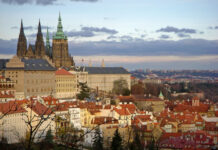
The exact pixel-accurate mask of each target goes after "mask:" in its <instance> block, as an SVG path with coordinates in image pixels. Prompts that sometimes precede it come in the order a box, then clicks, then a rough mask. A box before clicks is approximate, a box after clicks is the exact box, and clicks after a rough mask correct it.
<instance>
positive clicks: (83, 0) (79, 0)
mask: <svg viewBox="0 0 218 150" xmlns="http://www.w3.org/2000/svg"><path fill="white" fill-rule="evenodd" d="M71 1H72V2H97V1H99V0H71Z"/></svg>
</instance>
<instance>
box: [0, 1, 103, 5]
mask: <svg viewBox="0 0 218 150" xmlns="http://www.w3.org/2000/svg"><path fill="white" fill-rule="evenodd" d="M58 1H59V2H61V0H0V2H2V3H5V4H10V5H25V4H36V5H43V6H46V5H54V4H57V3H56V2H58ZM70 1H72V2H98V1H99V0H70Z"/></svg>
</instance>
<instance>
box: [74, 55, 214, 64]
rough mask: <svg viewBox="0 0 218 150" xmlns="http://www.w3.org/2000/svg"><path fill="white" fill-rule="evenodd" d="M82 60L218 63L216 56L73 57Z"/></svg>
mask: <svg viewBox="0 0 218 150" xmlns="http://www.w3.org/2000/svg"><path fill="white" fill-rule="evenodd" d="M82 59H84V61H85V62H86V61H87V62H88V61H89V60H91V61H92V62H101V61H102V59H104V61H105V62H110V63H128V64H131V63H147V62H187V61H188V62H195V61H210V60H213V61H215V62H218V55H203V56H174V55H166V56H127V55H122V56H116V55H110V56H108V55H100V56H98V55H97V56H96V55H91V56H74V60H76V61H77V62H79V61H81V60H82Z"/></svg>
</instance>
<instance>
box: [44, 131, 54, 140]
mask: <svg viewBox="0 0 218 150" xmlns="http://www.w3.org/2000/svg"><path fill="white" fill-rule="evenodd" d="M45 142H46V143H49V144H53V135H52V133H51V129H49V130H48V131H47V134H46V136H45Z"/></svg>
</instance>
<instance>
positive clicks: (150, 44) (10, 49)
mask: <svg viewBox="0 0 218 150" xmlns="http://www.w3.org/2000/svg"><path fill="white" fill-rule="evenodd" d="M43 34H44V35H45V33H44V32H43ZM29 36H30V35H29ZM31 36H32V39H33V42H34V43H35V39H36V35H31ZM50 37H51V36H50ZM128 38H129V37H126V39H128ZM27 39H28V41H30V38H27ZM44 41H45V36H44ZM68 43H69V46H68V47H69V52H70V53H71V54H72V56H75V55H80V56H88V55H128V56H152V55H153V56H162V55H175V56H196V55H197V56H199V55H218V51H217V49H218V41H217V40H204V39H183V40H178V41H173V40H153V41H146V40H142V39H133V40H132V39H129V40H120V41H115V40H113V39H112V41H88V42H78V41H72V40H71V41H70V40H69V42H68ZM16 48H17V39H16V40H15V39H12V40H4V39H0V53H1V54H15V53H16Z"/></svg>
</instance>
